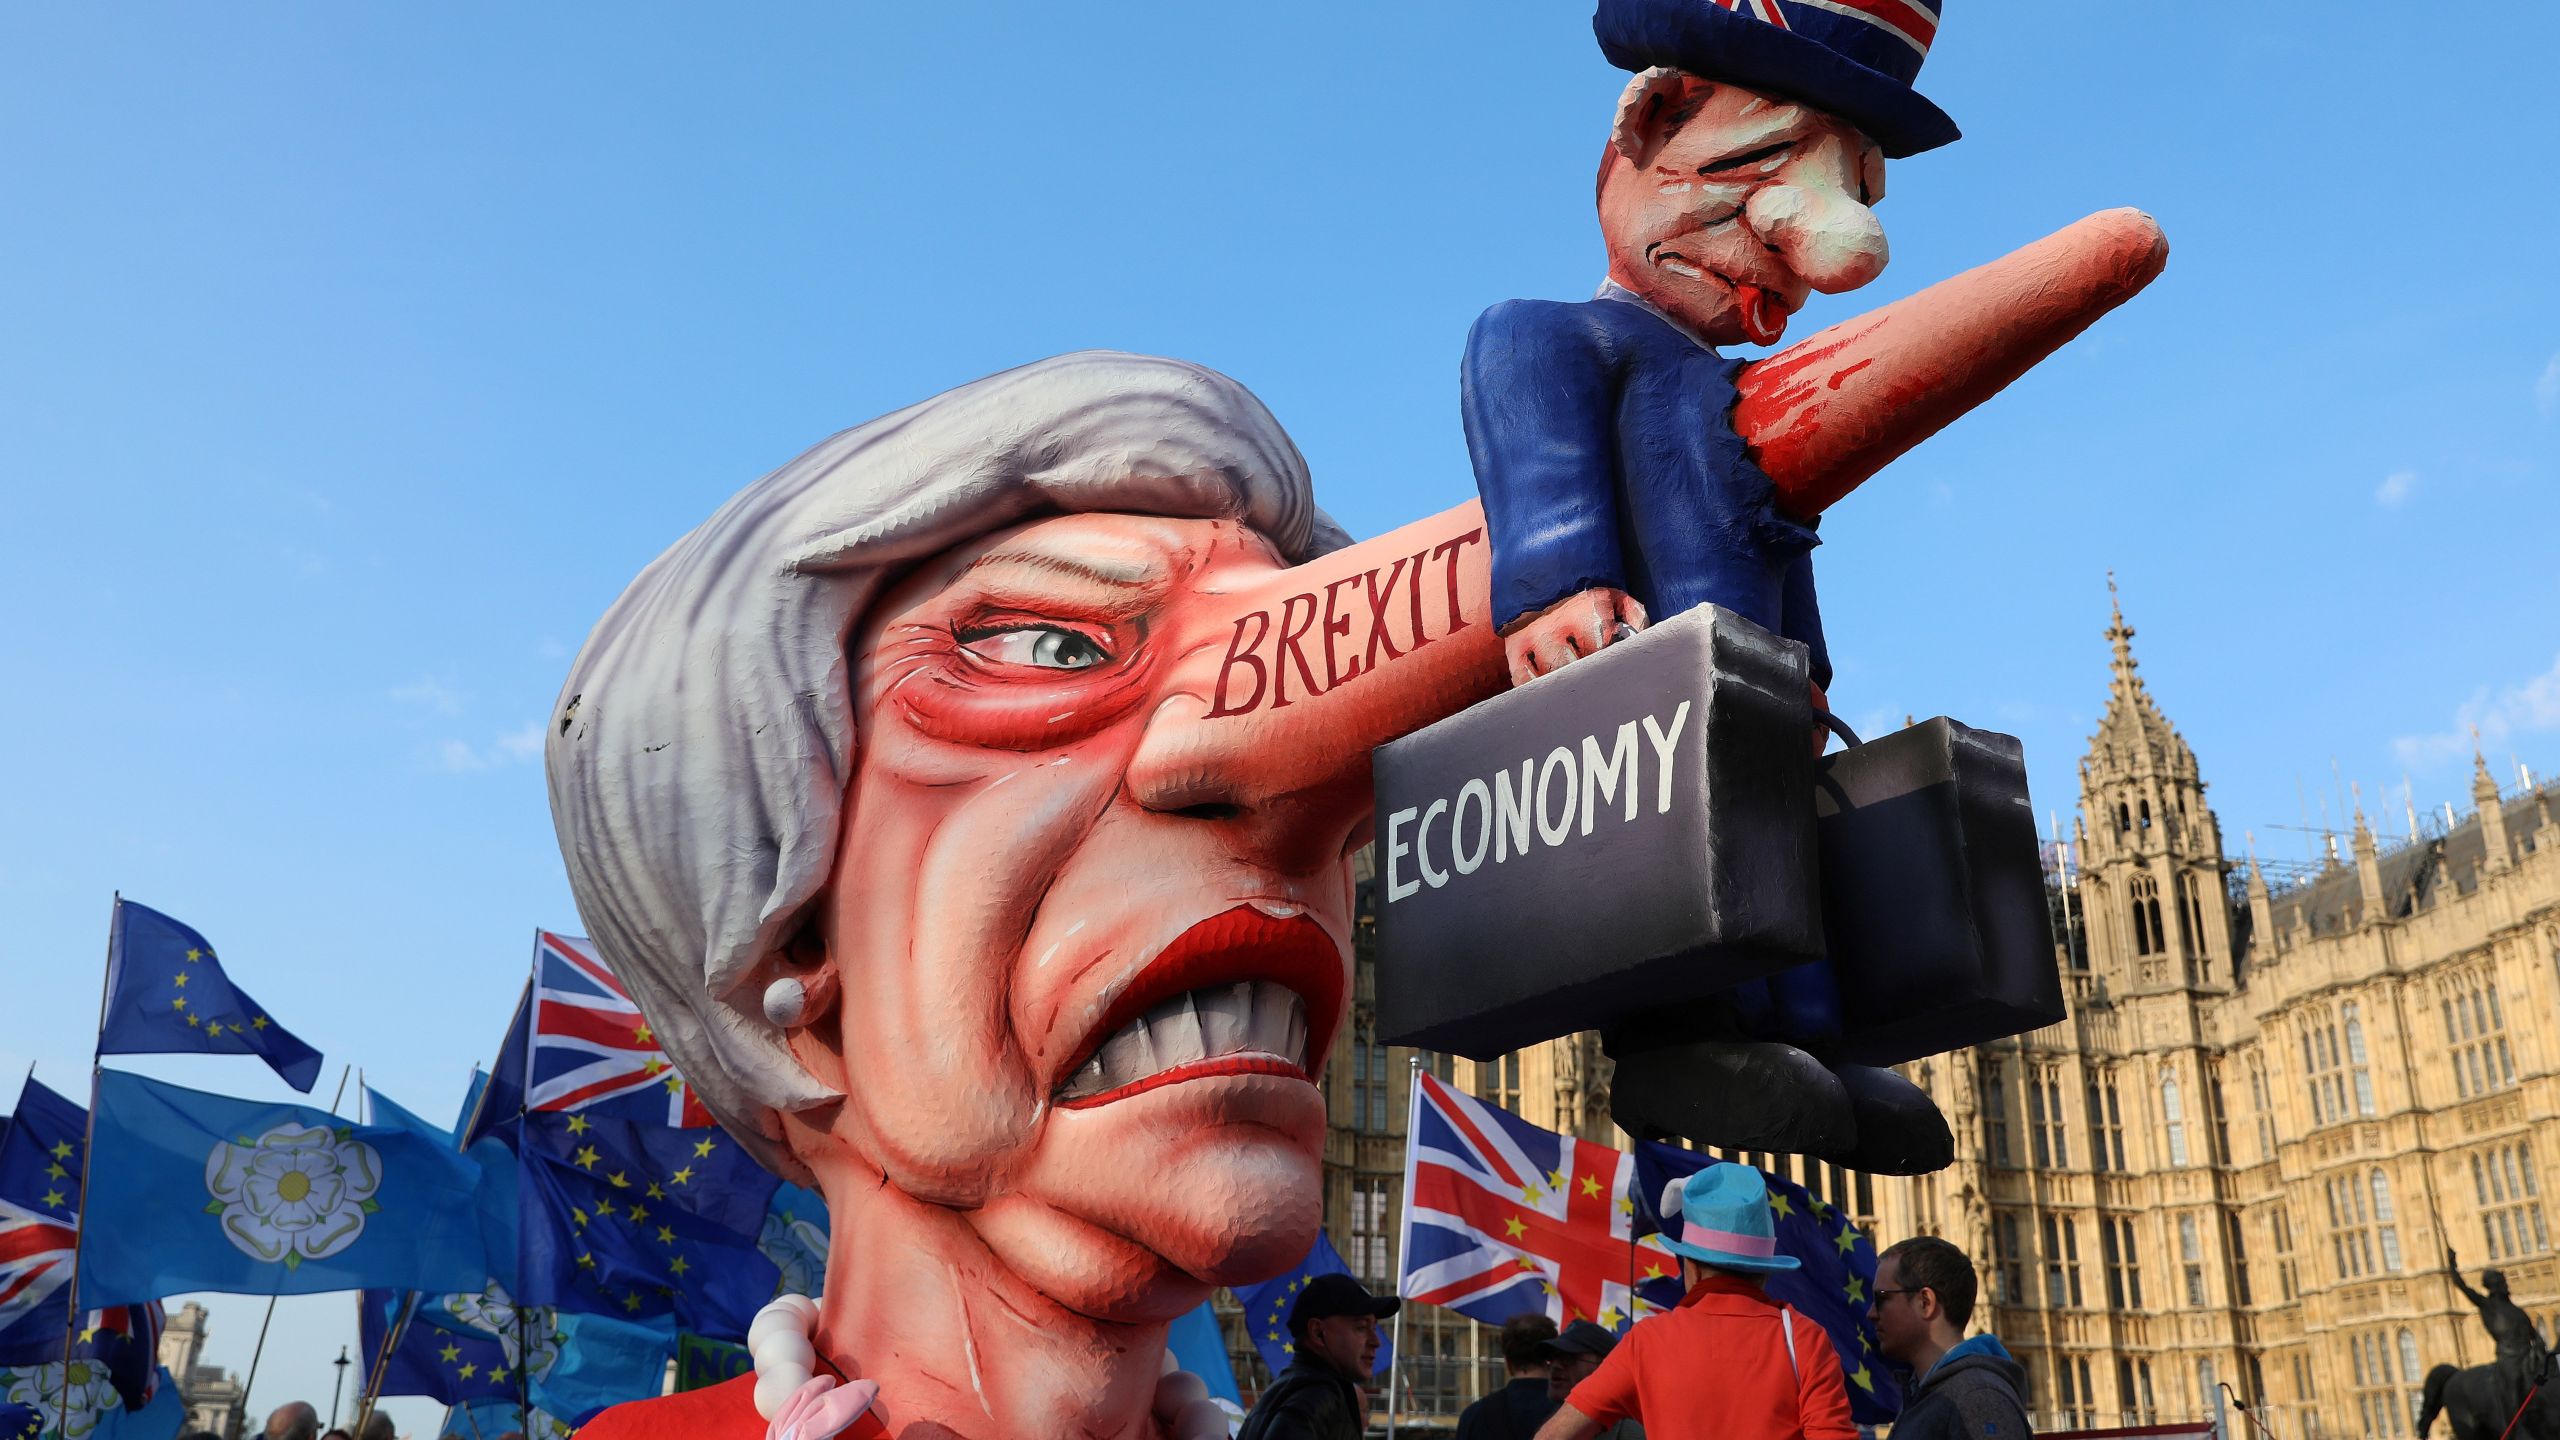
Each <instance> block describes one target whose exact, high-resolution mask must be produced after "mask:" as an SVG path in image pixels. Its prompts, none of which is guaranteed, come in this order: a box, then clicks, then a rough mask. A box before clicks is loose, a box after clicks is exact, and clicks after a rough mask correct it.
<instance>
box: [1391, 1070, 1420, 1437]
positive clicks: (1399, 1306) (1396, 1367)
mask: <svg viewBox="0 0 2560 1440" xmlns="http://www.w3.org/2000/svg"><path fill="white" fill-rule="evenodd" d="M1404 1065H1405V1071H1404V1088H1405V1110H1404V1209H1403V1210H1402V1211H1401V1212H1400V1213H1399V1214H1398V1215H1397V1216H1396V1221H1397V1224H1396V1295H1397V1297H1398V1298H1397V1303H1396V1334H1395V1340H1394V1342H1393V1343H1394V1345H1395V1350H1394V1353H1392V1354H1390V1355H1389V1356H1388V1357H1387V1440H1396V1375H1397V1372H1399V1371H1401V1370H1402V1369H1403V1368H1404V1312H1405V1306H1404V1303H1403V1298H1402V1297H1403V1295H1404V1259H1405V1234H1406V1232H1407V1231H1409V1230H1410V1229H1411V1228H1412V1227H1413V1131H1414V1122H1415V1121H1416V1120H1418V1119H1420V1118H1421V1115H1422V1056H1421V1055H1420V1054H1419V1053H1416V1054H1410V1055H1407V1056H1405V1057H1404Z"/></svg>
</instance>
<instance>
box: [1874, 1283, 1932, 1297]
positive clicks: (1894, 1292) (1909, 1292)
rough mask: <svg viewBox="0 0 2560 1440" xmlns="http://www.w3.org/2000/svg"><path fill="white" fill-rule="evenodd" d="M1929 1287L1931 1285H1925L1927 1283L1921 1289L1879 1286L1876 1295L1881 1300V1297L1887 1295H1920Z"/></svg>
mask: <svg viewBox="0 0 2560 1440" xmlns="http://www.w3.org/2000/svg"><path fill="white" fill-rule="evenodd" d="M1928 1288H1929V1287H1927V1286H1925V1285H1923V1286H1921V1287H1920V1288H1919V1289H1917V1290H1888V1289H1883V1288H1881V1287H1879V1288H1878V1289H1877V1290H1876V1291H1875V1292H1874V1293H1875V1297H1876V1298H1877V1299H1879V1300H1881V1299H1883V1298H1884V1297H1886V1296H1887V1295H1918V1294H1922V1293H1924V1292H1925V1291H1926V1290H1927V1289H1928Z"/></svg>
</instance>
